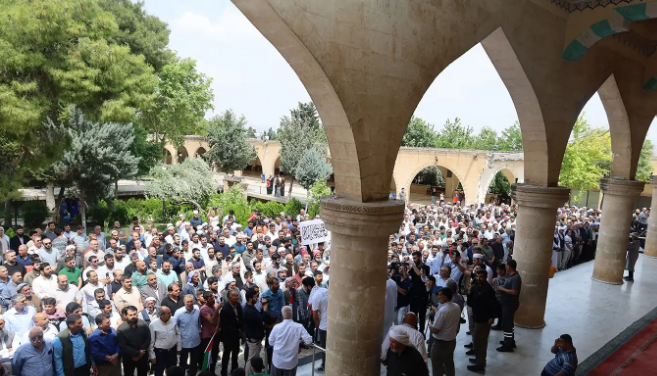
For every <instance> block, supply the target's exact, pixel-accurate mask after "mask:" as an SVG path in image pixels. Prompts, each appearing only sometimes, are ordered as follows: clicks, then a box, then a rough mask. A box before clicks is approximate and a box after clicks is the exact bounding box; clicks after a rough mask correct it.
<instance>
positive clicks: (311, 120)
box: [278, 103, 326, 191]
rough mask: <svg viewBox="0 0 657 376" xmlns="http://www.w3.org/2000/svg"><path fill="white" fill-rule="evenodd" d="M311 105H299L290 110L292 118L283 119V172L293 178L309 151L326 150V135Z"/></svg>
mask: <svg viewBox="0 0 657 376" xmlns="http://www.w3.org/2000/svg"><path fill="white" fill-rule="evenodd" d="M311 105H312V103H311V104H303V103H299V107H298V108H296V109H292V110H290V116H284V117H283V118H281V125H280V128H279V132H278V137H279V139H280V141H281V171H283V172H285V173H286V174H289V175H292V176H296V173H297V166H298V165H299V161H300V160H301V158H302V157H303V155H304V154H305V153H306V151H307V150H308V149H310V148H312V147H316V148H317V149H318V150H320V151H322V150H326V134H325V133H324V129H323V128H322V127H321V126H320V124H319V121H318V120H317V114H316V111H315V106H314V105H312V106H311ZM290 191H291V190H290Z"/></svg>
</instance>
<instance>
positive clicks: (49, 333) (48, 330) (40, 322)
mask: <svg viewBox="0 0 657 376" xmlns="http://www.w3.org/2000/svg"><path fill="white" fill-rule="evenodd" d="M32 321H33V322H34V327H33V328H41V331H42V333H43V339H44V340H46V341H51V342H52V340H53V339H55V336H57V334H58V333H59V330H57V328H56V327H55V326H54V325H53V324H51V323H50V320H49V319H48V315H47V314H46V313H45V312H39V313H35V314H34V317H32ZM29 336H30V331H28V332H27V333H25V335H24V336H23V343H28V342H30V339H29Z"/></svg>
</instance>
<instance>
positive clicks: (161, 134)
mask: <svg viewBox="0 0 657 376" xmlns="http://www.w3.org/2000/svg"><path fill="white" fill-rule="evenodd" d="M159 78H160V80H159V82H158V84H157V87H156V88H155V93H156V95H155V98H154V100H153V101H151V103H150V106H149V107H148V108H147V109H146V110H145V111H144V113H143V116H142V119H141V121H142V124H143V126H144V127H145V129H146V130H147V131H149V132H150V133H151V134H153V136H154V138H155V140H157V141H159V142H162V143H166V141H167V140H169V141H171V142H172V143H174V144H175V145H177V146H179V145H180V143H181V142H182V137H183V136H185V135H188V134H195V133H196V132H197V131H198V130H199V127H201V128H203V126H204V125H205V123H204V116H205V113H206V112H207V111H208V110H209V109H212V108H213V107H212V101H213V100H214V93H213V91H212V87H211V84H212V79H211V78H209V77H207V76H206V75H205V74H203V73H200V72H198V71H197V70H196V61H194V60H192V59H182V60H180V59H175V60H174V61H173V62H172V63H170V64H168V65H166V66H165V67H164V68H163V69H162V72H161V73H160V75H159ZM201 132H202V130H201Z"/></svg>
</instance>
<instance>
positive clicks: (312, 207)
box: [308, 180, 331, 219]
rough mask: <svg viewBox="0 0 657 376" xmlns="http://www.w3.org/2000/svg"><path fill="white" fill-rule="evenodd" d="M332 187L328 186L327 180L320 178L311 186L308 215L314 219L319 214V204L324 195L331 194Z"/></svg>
mask: <svg viewBox="0 0 657 376" xmlns="http://www.w3.org/2000/svg"><path fill="white" fill-rule="evenodd" d="M330 195H331V188H329V187H327V186H326V181H324V180H319V181H317V182H315V184H313V185H312V186H311V187H310V191H309V194H308V216H309V217H310V218H311V219H312V218H315V216H317V214H319V204H320V200H321V198H322V197H325V196H330Z"/></svg>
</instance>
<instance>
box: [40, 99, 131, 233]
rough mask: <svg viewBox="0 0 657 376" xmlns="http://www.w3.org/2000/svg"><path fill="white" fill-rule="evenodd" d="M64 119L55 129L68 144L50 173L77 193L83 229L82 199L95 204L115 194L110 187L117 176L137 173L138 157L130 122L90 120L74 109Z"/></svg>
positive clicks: (84, 217) (123, 176) (84, 206)
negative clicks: (133, 145)
mask: <svg viewBox="0 0 657 376" xmlns="http://www.w3.org/2000/svg"><path fill="white" fill-rule="evenodd" d="M66 122H67V124H65V125H61V126H60V127H59V128H60V129H62V130H63V131H64V132H65V134H66V137H68V139H69V140H70V146H69V147H68V148H67V149H66V151H65V152H64V154H63V155H62V158H61V160H59V161H58V162H57V163H55V164H54V165H53V173H54V175H56V176H58V177H59V180H60V181H63V182H69V183H70V184H71V186H73V187H74V188H75V189H76V190H77V191H78V192H79V194H80V199H81V201H82V205H81V208H80V214H81V217H82V226H85V230H86V204H85V202H88V203H95V202H98V201H99V200H100V199H104V198H106V197H111V196H113V195H115V194H116V192H112V189H113V188H114V184H115V183H116V182H117V181H118V180H119V179H120V178H123V179H128V178H130V177H133V176H135V175H136V174H137V171H138V164H139V158H138V157H135V156H134V155H133V154H132V153H131V152H130V149H131V147H132V143H133V140H134V136H133V134H132V131H133V127H132V125H125V124H119V123H104V122H91V121H88V120H87V119H86V118H85V116H84V115H83V114H82V111H80V110H79V109H77V108H73V109H72V110H71V113H70V116H69V117H68V119H67V121H66ZM50 126H52V124H51V125H50ZM61 188H62V189H63V188H65V186H61Z"/></svg>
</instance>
